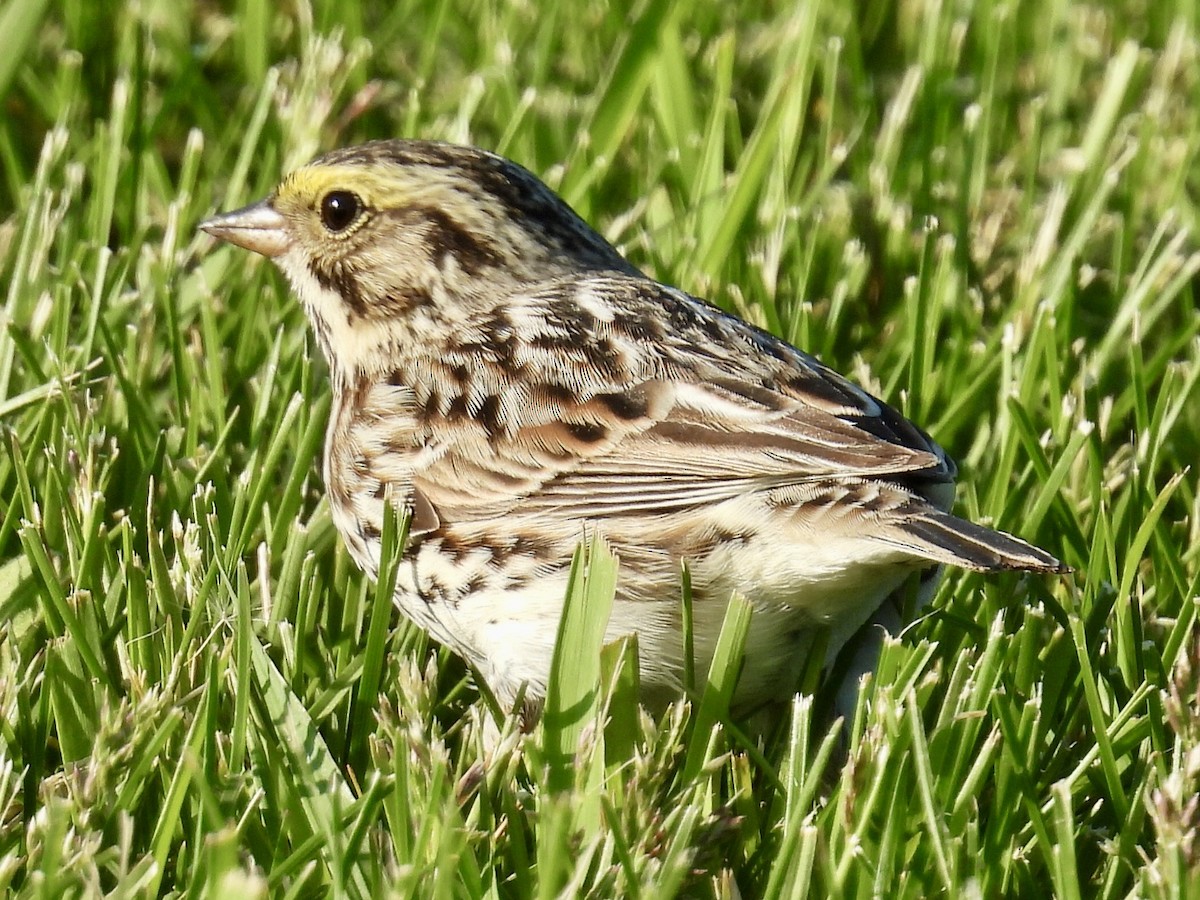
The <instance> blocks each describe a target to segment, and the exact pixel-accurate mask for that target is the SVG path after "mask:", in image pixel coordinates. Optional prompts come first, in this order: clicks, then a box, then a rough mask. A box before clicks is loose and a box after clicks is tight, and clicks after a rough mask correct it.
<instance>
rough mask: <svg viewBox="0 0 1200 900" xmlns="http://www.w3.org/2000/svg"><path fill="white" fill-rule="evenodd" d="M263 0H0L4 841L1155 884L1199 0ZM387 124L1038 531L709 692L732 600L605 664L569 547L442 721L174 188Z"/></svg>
mask: <svg viewBox="0 0 1200 900" xmlns="http://www.w3.org/2000/svg"><path fill="white" fill-rule="evenodd" d="M278 6H280V7H282V11H281V9H277V5H276V4H272V3H268V2H266V0H236V2H229V3H224V4H218V3H213V2H193V3H185V2H173V0H141V2H129V3H120V2H115V0H114V2H108V3H103V2H93V0H59V2H57V3H50V2H48V0H0V35H3V40H4V52H3V56H0V104H2V106H0V110H2V116H0V297H2V302H3V308H2V312H0V446H2V448H3V449H2V450H0V891H6V892H11V893H13V894H16V895H20V896H41V897H64V896H95V895H99V894H102V893H109V892H111V893H112V895H113V896H127V897H135V896H148V897H154V896H183V895H187V896H196V897H200V896H212V897H242V896H244V897H262V896H272V897H274V896H281V897H313V896H325V895H331V896H338V897H341V896H347V897H375V896H436V897H441V896H457V897H543V898H550V897H560V896H561V897H574V896H587V897H597V898H602V897H613V896H629V897H647V898H649V897H655V898H657V897H670V896H676V895H685V896H701V897H705V896H716V897H737V896H742V897H772V898H775V897H804V896H807V895H812V896H836V897H842V896H850V897H861V896H883V897H917V898H919V897H928V896H939V895H940V896H950V897H963V896H966V897H972V896H977V897H995V896H1006V895H1007V896H1024V897H1041V896H1047V895H1048V894H1054V895H1056V896H1061V897H1067V898H1071V897H1105V898H1116V897H1127V896H1136V897H1143V896H1145V897H1187V896H1200V834H1198V831H1200V800H1197V794H1198V792H1200V626H1198V625H1197V615H1196V613H1197V603H1198V602H1200V597H1198V595H1200V494H1198V492H1197V473H1196V469H1195V464H1196V462H1197V460H1198V459H1200V387H1198V382H1200V312H1198V310H1197V302H1196V296H1195V285H1197V284H1198V283H1200V282H1197V275H1198V273H1200V253H1198V252H1197V246H1198V242H1197V237H1196V231H1197V224H1198V223H1197V216H1198V212H1200V209H1198V206H1197V198H1198V197H1200V183H1198V178H1197V175H1198V172H1200V170H1198V169H1197V165H1196V160H1197V153H1198V152H1200V9H1198V8H1197V7H1196V6H1195V4H1194V3H1193V2H1189V0H1162V2H1152V3H1151V2H1144V0H1111V2H1108V3H1102V2H1095V3H1090V4H1085V3H1078V2H1070V0H1050V2H1017V0H1009V2H1006V0H978V2H974V3H972V2H967V0H899V2H894V3H893V2H885V0H858V2H853V3H850V2H844V0H796V2H794V3H790V4H789V3H775V2H762V3H758V4H736V3H713V4H692V3H687V2H684V0H637V2H632V3H628V2H623V0H618V3H617V4H616V8H613V9H608V8H606V5H605V4H603V3H600V2H580V3H566V2H564V3H561V4H536V3H531V2H528V0H524V2H522V0H513V2H509V3H505V2H502V0H473V2H472V0H399V2H397V3H374V4H357V3H350V2H337V0H311V3H310V0H297V2H295V3H289V4H282V5H278ZM739 7H743V8H739ZM391 136H411V137H423V138H439V139H448V140H453V141H459V142H469V143H475V144H478V145H480V146H483V147H486V148H489V149H493V150H498V151H500V152H501V153H504V154H505V155H507V156H510V157H512V158H514V159H516V160H517V161H519V162H521V163H522V164H524V165H525V166H526V167H528V168H529V169H531V170H533V171H534V172H536V173H538V174H540V175H542V176H543V177H544V178H545V179H546V180H547V181H548V182H549V183H550V184H551V185H552V186H553V187H555V188H556V189H557V190H559V191H560V193H562V195H563V196H564V197H566V198H567V199H568V201H569V202H570V203H572V204H573V205H574V206H575V208H576V209H577V210H578V211H579V212H580V213H581V214H582V215H583V216H584V217H585V218H587V219H588V220H589V221H591V222H593V223H594V224H596V226H597V227H598V228H599V229H600V230H601V231H602V233H604V234H605V235H606V236H607V237H609V238H610V239H611V240H613V241H614V242H615V243H616V244H618V246H620V247H621V248H622V250H623V251H624V252H625V253H626V254H627V255H628V256H629V258H630V259H631V260H632V261H633V262H634V263H635V264H636V265H638V266H639V267H641V268H643V269H644V270H645V271H647V272H649V273H651V274H653V275H655V276H656V277H658V278H660V279H662V280H664V281H667V282H669V283H672V284H677V285H679V286H681V287H683V288H685V289H687V290H689V291H691V292H692V293H695V294H699V295H701V296H707V297H709V298H711V299H712V300H713V301H714V302H716V303H718V304H719V305H721V306H723V307H725V308H726V309H729V310H732V311H736V312H737V313H738V314H740V315H742V316H743V317H745V318H747V319H749V320H750V321H752V322H755V323H757V324H759V325H762V326H763V327H766V328H768V329H770V330H771V331H773V332H775V333H776V334H779V335H781V336H783V337H785V338H786V339H788V340H790V341H792V342H793V343H795V344H797V345H798V346H800V347H803V348H805V349H807V350H809V351H810V352H812V353H814V354H816V355H817V356H819V357H820V358H822V359H823V360H824V361H825V362H827V363H829V364H830V365H832V366H834V367H835V368H837V369H839V370H840V371H843V372H845V373H846V374H847V375H850V376H851V377H853V378H854V379H855V380H857V381H859V382H860V383H862V384H864V385H866V386H867V387H869V388H870V389H872V390H873V391H874V392H875V393H877V394H879V395H880V396H882V397H884V398H886V399H888V400H889V401H890V402H892V403H893V404H895V405H896V406H897V407H898V408H900V409H901V410H902V411H903V412H905V413H906V414H907V415H909V416H911V417H912V418H914V419H916V420H917V421H918V422H920V423H921V424H922V425H923V426H924V427H925V428H926V430H928V431H929V432H930V433H931V434H932V435H933V436H934V437H935V438H936V439H937V440H938V441H939V442H940V443H941V444H942V445H943V446H945V447H946V448H947V449H948V450H949V451H950V452H951V453H952V454H953V455H954V456H955V457H956V458H957V459H958V460H959V462H960V465H961V469H962V476H961V480H960V487H959V494H958V501H957V509H958V510H959V511H960V512H961V513H962V514H964V515H966V516H969V517H970V518H973V519H976V520H979V521H985V522H988V523H990V524H993V525H995V526H996V527H1001V528H1004V529H1006V530H1009V531H1012V532H1015V533H1017V534H1019V535H1021V536H1023V537H1025V538H1026V539H1028V540H1030V541H1033V542H1035V543H1038V544H1039V545H1040V546H1043V547H1045V548H1047V549H1048V550H1050V551H1051V552H1054V553H1055V554H1056V555H1058V556H1060V557H1061V558H1062V559H1063V560H1064V561H1065V562H1067V563H1068V564H1069V565H1071V566H1072V567H1073V569H1074V572H1073V574H1071V575H1070V576H1066V577H1062V578H1046V577H1038V578H1032V577H1028V576H1018V575H1004V576H999V577H984V576H980V575H975V574H965V573H962V572H957V571H950V572H947V574H946V577H945V578H944V579H943V580H942V582H941V584H940V586H939V588H938V592H937V595H936V597H935V599H934V601H933V603H932V605H931V606H930V607H928V608H927V609H926V610H925V611H924V612H923V613H922V614H921V615H920V616H918V617H915V619H914V621H912V623H911V625H910V626H909V627H907V628H906V629H905V630H904V631H903V633H902V634H900V635H898V636H897V637H896V638H895V639H894V640H890V641H888V642H887V643H886V644H885V646H884V649H883V652H882V656H881V659H880V661H879V665H878V668H877V671H876V673H875V674H874V676H873V677H872V678H870V679H869V680H868V681H867V683H866V684H865V686H864V688H863V690H862V691H861V693H860V696H859V701H858V706H857V709H856V712H855V714H854V716H853V720H852V721H849V722H847V723H845V725H841V724H839V723H837V722H835V721H832V719H831V716H830V712H829V711H830V708H831V699H832V693H833V690H832V687H831V686H830V685H829V684H828V683H822V681H821V680H820V678H819V677H818V675H817V673H816V672H810V673H808V676H807V677H806V684H807V685H808V688H807V689H806V690H805V691H804V692H803V693H801V694H799V695H797V696H796V698H795V699H794V700H792V701H791V702H790V703H787V704H785V705H784V709H783V710H782V712H781V715H780V717H779V720H778V722H777V723H776V724H775V726H774V727H770V728H767V729H766V731H765V733H762V734H757V733H751V732H750V729H747V728H745V727H743V725H744V723H739V722H737V721H730V717H729V716H728V714H727V706H726V700H727V698H728V692H729V689H730V683H731V680H732V679H733V678H735V677H736V674H737V665H738V660H739V656H740V649H739V643H740V642H739V638H740V636H742V635H744V628H745V609H744V608H743V606H742V605H740V604H739V603H736V602H735V603H733V604H731V606H730V612H729V615H728V616H727V618H726V628H725V630H724V632H723V634H722V645H721V653H720V656H719V658H718V660H717V662H716V663H715V664H714V666H713V670H712V671H711V672H697V673H696V683H697V690H696V692H695V695H694V696H693V698H692V702H691V703H690V704H689V703H685V702H680V703H679V704H677V705H676V706H674V707H672V708H671V709H670V710H668V711H667V713H666V714H664V715H662V716H661V717H659V718H657V719H655V718H651V717H649V716H646V715H644V714H639V711H638V709H637V707H636V703H635V702H634V699H633V697H634V691H635V688H636V670H635V667H633V666H632V665H630V664H629V660H630V659H631V657H632V650H633V648H631V647H629V646H627V645H621V646H616V647H610V648H606V649H604V650H603V652H601V651H600V648H599V640H598V637H597V635H598V634H599V628H598V627H597V621H600V622H602V621H603V615H604V608H605V602H606V601H607V600H608V599H609V598H610V596H611V578H612V575H613V572H612V567H611V565H609V564H608V563H607V561H606V559H605V555H604V551H603V548H599V547H597V548H594V551H593V553H592V558H591V565H590V566H589V567H588V568H587V577H584V573H583V568H582V567H581V569H580V577H579V578H578V579H577V581H576V584H575V590H573V592H572V595H571V602H570V604H569V607H568V608H569V612H570V614H569V616H568V617H567V621H566V623H565V625H564V629H563V633H562V635H561V638H560V653H561V654H562V656H561V659H562V662H563V665H561V666H560V667H559V670H558V671H559V677H558V678H557V679H556V681H555V685H554V691H553V695H552V698H551V701H550V706H549V709H548V713H547V716H546V717H545V720H544V722H543V724H542V725H540V726H539V727H537V728H536V729H534V730H533V731H532V732H531V733H529V734H521V733H519V731H518V729H517V728H516V727H515V723H514V722H512V721H509V722H507V723H506V724H505V726H504V730H503V737H502V740H501V742H500V745H499V747H498V748H497V749H496V751H495V752H494V753H493V754H491V755H490V757H488V758H487V759H486V762H484V761H481V760H483V728H482V724H483V722H484V721H485V720H486V717H487V716H488V715H490V712H489V707H488V704H487V701H486V699H485V698H481V697H480V695H479V693H478V692H477V690H476V688H475V686H474V680H473V679H472V677H471V673H470V672H469V671H467V670H466V669H465V668H464V666H463V665H462V663H461V662H459V661H458V660H457V659H456V658H455V657H453V656H452V655H450V654H449V653H447V652H446V651H445V650H443V649H441V648H439V647H438V646H436V645H435V644H433V643H432V642H430V641H429V640H428V639H427V638H426V637H425V636H424V635H423V634H422V633H420V632H419V631H417V630H416V629H414V628H413V627H412V626H410V625H408V624H406V623H405V622H404V621H402V620H401V619H400V618H399V617H398V614H397V613H395V611H394V610H393V608H392V605H391V603H390V598H389V596H388V591H387V588H386V584H385V585H384V586H383V587H377V586H376V585H374V584H371V583H368V582H367V581H366V580H365V579H364V578H363V577H362V576H361V575H360V574H359V573H358V571H357V570H356V569H355V567H354V565H353V563H352V562H351V561H350V559H349V557H348V556H347V554H346V552H345V550H344V549H343V548H342V547H341V546H340V542H339V539H338V537H337V535H336V533H335V531H334V527H333V524H332V521H331V519H330V514H329V509H328V506H327V505H326V503H325V501H324V500H323V489H322V483H321V476H320V456H321V449H322V443H323V437H324V428H325V419H326V416H327V413H328V409H329V402H330V400H329V388H328V384H327V380H326V374H325V369H324V363H323V362H322V361H321V360H320V355H319V353H318V352H317V349H316V345H315V342H314V340H313V339H312V337H311V335H310V334H309V333H308V331H307V327H306V322H305V320H304V316H303V314H302V312H301V310H300V309H299V307H298V306H297V304H296V303H295V302H294V301H293V300H292V299H291V298H290V297H289V296H288V294H287V290H286V288H285V285H284V284H283V282H282V280H281V278H280V277H279V276H278V275H277V274H276V272H275V271H274V270H273V269H272V268H271V267H270V266H269V265H268V264H266V263H265V262H264V261H262V260H260V259H257V258H251V255H250V254H247V253H245V252H241V251H237V250H235V249H232V248H229V247H225V246H218V245H216V244H215V243H214V242H213V241H212V240H211V239H210V238H208V237H207V236H204V235H202V234H200V233H198V232H197V231H196V224H197V222H199V221H200V220H201V219H202V218H204V217H205V216H206V215H209V214H211V213H212V212H214V211H217V210H226V209H232V208H234V207H236V206H239V205H242V204H243V203H246V202H249V201H252V200H255V199H257V198H259V197H261V196H263V195H265V194H266V193H267V192H268V191H269V190H270V189H271V187H272V186H273V185H274V184H275V183H276V182H277V181H278V179H279V177H280V175H281V174H282V173H283V172H284V171H286V170H288V169H289V168H291V167H293V166H295V165H297V164H299V163H302V162H305V161H307V160H308V159H309V158H311V157H312V156H314V155H316V154H317V153H319V152H321V151H323V150H326V149H330V148H333V147H337V146H342V145H346V144H350V143H354V142H357V141H360V140H365V139H369V138H379V137H391ZM393 525H394V526H395V527H392V526H393ZM402 527H403V523H402V522H397V523H389V528H388V529H387V533H386V535H385V538H386V539H387V540H388V542H389V548H390V549H389V552H388V553H387V554H386V555H387V556H388V558H389V559H392V558H394V557H395V548H396V546H397V545H399V543H400V539H401V535H400V533H399V532H400V531H401V530H402ZM387 568H388V567H387V566H385V570H386V569H387ZM617 577H618V578H619V567H618V569H617ZM384 581H386V579H384ZM781 699H782V698H781ZM579 708H581V709H583V710H584V712H583V714H582V717H580V716H576V717H574V718H572V717H571V716H569V715H564V714H562V713H564V711H567V710H571V709H579Z"/></svg>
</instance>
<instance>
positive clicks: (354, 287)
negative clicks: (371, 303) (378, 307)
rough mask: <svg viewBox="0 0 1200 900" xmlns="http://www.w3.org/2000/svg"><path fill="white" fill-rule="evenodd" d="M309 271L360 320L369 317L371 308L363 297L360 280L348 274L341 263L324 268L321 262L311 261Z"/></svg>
mask: <svg viewBox="0 0 1200 900" xmlns="http://www.w3.org/2000/svg"><path fill="white" fill-rule="evenodd" d="M308 271H309V272H311V273H312V276H313V278H315V279H317V283H318V284H319V285H321V287H323V288H325V290H327V291H333V293H335V294H337V295H338V296H339V297H341V298H342V302H343V303H345V304H346V307H347V309H348V311H349V313H351V314H353V315H354V316H357V317H358V318H360V319H361V318H364V317H365V316H366V315H367V311H368V308H369V307H368V306H367V301H366V298H364V297H363V294H362V288H361V287H360V286H359V283H358V279H357V278H355V277H354V276H353V275H352V274H350V273H349V272H347V271H346V270H345V268H344V267H343V266H342V265H341V264H340V263H334V264H333V265H332V266H328V267H326V266H322V265H321V263H320V261H319V260H316V259H310V260H309V261H308ZM347 318H349V316H347Z"/></svg>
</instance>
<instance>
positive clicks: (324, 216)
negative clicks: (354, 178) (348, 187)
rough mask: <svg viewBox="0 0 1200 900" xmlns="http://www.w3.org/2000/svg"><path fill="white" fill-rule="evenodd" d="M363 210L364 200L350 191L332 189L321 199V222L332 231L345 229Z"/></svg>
mask: <svg viewBox="0 0 1200 900" xmlns="http://www.w3.org/2000/svg"><path fill="white" fill-rule="evenodd" d="M360 212H362V201H361V200H359V199H358V197H357V196H356V195H355V194H352V193H351V192H350V191H330V192H329V193H328V194H326V195H325V196H324V198H323V199H322V200H321V222H322V223H324V225H325V227H326V228H328V229H329V230H330V231H332V232H335V233H336V232H339V231H345V230H346V229H347V228H349V227H350V226H351V225H353V224H354V220H355V219H357V218H358V214H359V213H360Z"/></svg>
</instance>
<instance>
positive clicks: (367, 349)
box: [276, 253, 411, 386]
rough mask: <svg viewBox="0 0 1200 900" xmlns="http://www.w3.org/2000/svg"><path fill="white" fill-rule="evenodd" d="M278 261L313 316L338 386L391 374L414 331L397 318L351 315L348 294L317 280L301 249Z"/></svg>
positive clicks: (314, 325)
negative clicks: (342, 296) (374, 318)
mask: <svg viewBox="0 0 1200 900" xmlns="http://www.w3.org/2000/svg"><path fill="white" fill-rule="evenodd" d="M276 263H277V264H278V265H279V268H280V269H281V270H282V271H283V274H284V275H285V276H286V277H287V280H288V283H289V284H290V285H291V287H292V291H293V292H294V293H295V294H296V297H297V299H298V300H299V301H300V305H301V306H303V307H304V311H305V313H307V314H308V318H309V321H310V322H311V323H312V326H313V333H314V334H315V335H316V338H317V343H318V344H320V346H321V352H322V354H323V355H324V356H325V361H326V362H327V363H328V364H329V370H330V375H331V376H332V377H333V381H334V385H335V386H345V385H349V384H353V383H356V382H357V381H359V380H360V379H361V378H363V377H367V378H371V379H375V378H380V377H386V376H387V374H388V372H389V370H390V368H391V365H392V361H394V359H395V356H396V353H397V350H398V348H399V347H400V346H401V345H402V344H404V343H407V342H408V340H410V339H411V338H410V337H409V336H408V335H407V334H406V332H407V331H408V330H409V329H408V328H406V327H404V325H402V324H400V323H399V322H397V321H396V320H394V319H377V320H372V319H364V318H362V317H359V316H354V315H352V314H351V313H349V312H348V310H347V308H346V304H345V303H344V302H343V300H342V298H341V297H340V296H338V294H337V293H336V292H335V291H332V290H330V289H329V288H327V287H324V286H322V285H321V283H320V282H319V281H317V279H316V277H315V276H314V275H313V274H312V273H311V272H310V271H309V269H308V265H307V263H306V262H305V260H304V258H303V257H302V256H301V255H300V254H298V253H287V254H285V255H284V256H281V257H279V258H277V259H276ZM405 324H408V323H405Z"/></svg>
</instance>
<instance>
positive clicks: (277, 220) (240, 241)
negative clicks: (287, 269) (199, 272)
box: [200, 200, 291, 257]
mask: <svg viewBox="0 0 1200 900" xmlns="http://www.w3.org/2000/svg"><path fill="white" fill-rule="evenodd" d="M200 227H201V228H202V229H204V230H205V231H207V232H208V233H209V234H211V235H212V236H213V237H215V238H220V239H221V240H223V241H229V243H231V244H237V245H238V246H239V247H244V248H246V249H247V250H253V251H254V252H255V253H261V254H262V255H263V256H267V257H272V256H278V255H279V254H281V253H283V252H284V251H285V250H287V248H288V247H289V246H290V245H291V238H290V237H289V236H288V231H287V221H286V220H285V219H284V218H283V216H281V215H280V214H279V213H278V211H276V209H275V207H273V206H272V205H271V202H270V201H269V200H262V201H260V202H258V203H255V204H252V205H251V206H244V207H242V208H241V209H235V210H234V211H233V212H230V213H224V214H223V215H219V216H213V217H212V218H211V219H206V220H205V221H203V222H201V223H200Z"/></svg>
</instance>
